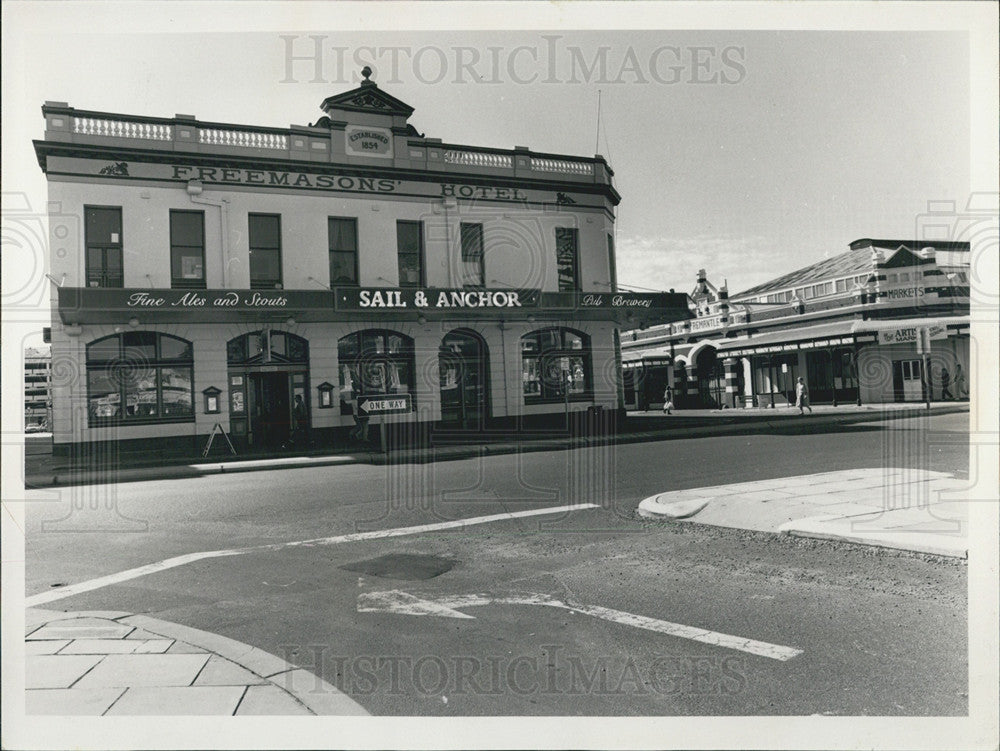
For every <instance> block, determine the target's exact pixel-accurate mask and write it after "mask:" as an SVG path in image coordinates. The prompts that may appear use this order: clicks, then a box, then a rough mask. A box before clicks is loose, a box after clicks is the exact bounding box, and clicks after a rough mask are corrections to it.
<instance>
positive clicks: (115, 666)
mask: <svg viewBox="0 0 1000 751" xmlns="http://www.w3.org/2000/svg"><path fill="white" fill-rule="evenodd" d="M25 711H26V713H27V714H30V715H91V716H94V715H367V714H368V712H366V711H365V710H364V709H363V708H362V707H361V705H359V704H357V703H356V702H354V701H353V700H352V699H350V698H348V697H347V696H346V695H345V694H343V693H342V692H341V691H339V690H338V689H337V688H336V687H334V686H331V685H330V684H328V683H326V682H325V681H323V680H321V679H320V678H319V677H318V676H315V675H313V674H312V673H310V672H308V671H306V670H303V669H301V668H298V667H296V666H295V665H292V664H291V663H288V662H286V661H285V660H282V659H281V658H279V657H275V656H274V655H271V654H268V653H267V652H264V651H262V650H259V649H256V648H255V647H251V646H250V645H248V644H243V643H241V642H237V641H235V640H233V639H228V638H226V637H223V636H219V635H217V634H211V633H208V632H206V631H199V630H197V629H193V628H189V627H187V626H181V625H179V624H176V623H169V622H167V621H160V620H157V619H155V618H150V617H149V616H145V615H133V614H130V613H124V612H115V611H97V612H59V611H54V610H43V609H41V608H29V609H28V610H26V611H25Z"/></svg>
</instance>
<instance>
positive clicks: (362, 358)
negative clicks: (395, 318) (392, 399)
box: [337, 329, 415, 415]
mask: <svg viewBox="0 0 1000 751" xmlns="http://www.w3.org/2000/svg"><path fill="white" fill-rule="evenodd" d="M337 359H338V361H339V363H340V368H339V380H340V412H341V414H343V415H350V414H354V411H355V409H356V403H357V400H358V398H359V397H362V396H377V395H382V394H413V393H414V391H415V388H414V370H415V367H414V347H413V339H411V338H410V337H408V336H406V335H405V334H400V333H399V332H396V331H389V330H387V329H365V330H364V331H357V332H355V333H353V334H348V335H347V336H344V337H341V338H340V339H339V340H338V341H337ZM411 403H412V402H411Z"/></svg>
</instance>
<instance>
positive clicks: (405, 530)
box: [24, 503, 600, 608]
mask: <svg viewBox="0 0 1000 751" xmlns="http://www.w3.org/2000/svg"><path fill="white" fill-rule="evenodd" d="M593 508H600V506H599V505H598V504H596V503H573V504H569V505H566V506H553V507H551V508H539V509H528V510H526V511H508V512H504V513H502V514H490V515H489V516H473V517H470V518H468V519H455V520H453V521H448V522H434V523H432V524H418V525H417V526H414V527H396V528H395V529H376V530H374V531H372V532H354V533H352V534H347V535H336V536H334V537H317V538H315V539H312V540H294V541H292V542H278V543H274V544H271V545H254V546H252V547H248V548H233V549H232V550H209V551H206V552H203V553H189V554H187V555H179V556H177V557H176V558H167V559H166V560H163V561H158V562H157V563H150V564H148V565H145V566H139V567H138V568H130V569H128V570H127V571H120V572H118V573H117V574H110V575H108V576H101V577H98V578H97V579H90V580H88V581H84V582H79V583H77V584H70V585H69V586H66V587H59V588H58V589H53V590H50V591H48V592H40V593H39V594H37V595H32V596H31V597H25V598H24V604H25V606H26V607H29V608H30V607H37V606H39V605H44V604H46V603H49V602H54V601H56V600H62V599H63V598H66V597H72V596H73V595H78V594H81V593H83V592H90V591H92V590H95V589H101V588H102V587H109V586H111V585H113V584H121V583H122V582H125V581H129V580H131V579H138V578H139V577H140V576H147V575H148V574H155V573H157V572H159V571H166V570H167V569H171V568H176V567H177V566H184V565H186V564H188V563H194V562H195V561H200V560H203V559H206V558H223V557H226V556H233V555H244V554H246V553H258V552H267V551H274V550H281V549H282V548H294V547H302V546H312V545H339V544H340V543H344V542H362V541H364V540H381V539H384V538H386V537H403V536H405V535H417V534H420V533H421V532H438V531H441V530H445V529H461V528H463V527H469V526H472V525H476V524H489V523H490V522H497V521H508V520H510V519H523V518H525V517H531V516H544V515H547V514H561V513H564V512H567V511H582V510H584V509H593Z"/></svg>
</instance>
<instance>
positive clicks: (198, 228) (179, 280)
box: [170, 211, 205, 289]
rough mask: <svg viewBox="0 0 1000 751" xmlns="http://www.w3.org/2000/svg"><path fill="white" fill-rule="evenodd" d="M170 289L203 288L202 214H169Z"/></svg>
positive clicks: (203, 220) (180, 212)
mask: <svg viewBox="0 0 1000 751" xmlns="http://www.w3.org/2000/svg"><path fill="white" fill-rule="evenodd" d="M170 286H171V287H173V288H175V289H205V212H204V211H171V212H170Z"/></svg>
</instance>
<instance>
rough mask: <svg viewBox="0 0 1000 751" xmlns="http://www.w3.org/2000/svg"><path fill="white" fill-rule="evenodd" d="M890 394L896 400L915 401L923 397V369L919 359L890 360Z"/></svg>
mask: <svg viewBox="0 0 1000 751" xmlns="http://www.w3.org/2000/svg"><path fill="white" fill-rule="evenodd" d="M892 394H893V399H894V401H897V402H917V401H921V400H922V399H923V398H924V369H923V363H921V362H920V360H893V361H892Z"/></svg>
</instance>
